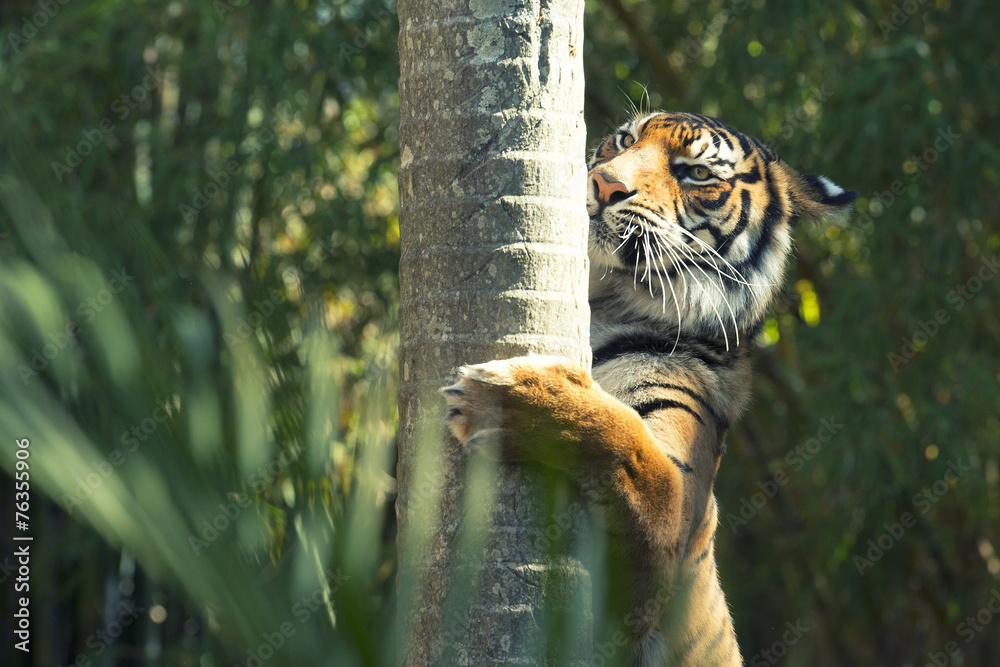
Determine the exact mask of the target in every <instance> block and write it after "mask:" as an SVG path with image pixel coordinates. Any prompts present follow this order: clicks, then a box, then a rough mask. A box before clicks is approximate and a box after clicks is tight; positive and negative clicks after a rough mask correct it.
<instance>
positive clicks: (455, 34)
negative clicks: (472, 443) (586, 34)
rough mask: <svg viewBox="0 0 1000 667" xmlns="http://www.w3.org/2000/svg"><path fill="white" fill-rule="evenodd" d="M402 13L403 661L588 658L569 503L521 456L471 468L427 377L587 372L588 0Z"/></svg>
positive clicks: (490, 3)
mask: <svg viewBox="0 0 1000 667" xmlns="http://www.w3.org/2000/svg"><path fill="white" fill-rule="evenodd" d="M398 11H399V23H400V36H399V52H400V67H401V74H400V82H399V98H400V115H401V118H400V128H399V138H400V150H401V156H402V159H401V164H400V172H399V198H400V214H399V223H400V236H401V247H402V257H401V260H400V290H401V302H400V314H399V319H400V336H401V341H400V342H401V345H400V375H401V388H400V395H399V409H400V434H399V464H398V470H397V473H398V481H399V496H398V500H397V504H396V512H397V517H398V520H399V538H398V543H397V544H398V547H399V554H400V572H399V578H398V584H397V590H398V594H399V610H400V611H399V626H400V630H401V637H400V646H399V655H398V661H399V663H400V664H405V665H444V664H467V665H525V664H543V663H545V662H551V661H552V660H553V651H554V650H555V649H553V642H554V639H553V638H555V637H561V638H562V639H561V640H559V641H561V642H562V646H563V648H561V649H558V650H557V651H556V652H557V654H558V660H559V661H560V662H562V661H563V660H566V659H573V660H578V659H585V657H586V655H587V654H588V653H589V651H590V647H591V638H590V634H589V633H590V629H589V625H588V624H589V621H590V616H589V614H590V611H589V609H590V589H589V586H590V582H589V579H588V575H587V573H586V571H585V570H584V568H583V567H582V566H581V561H580V560H579V559H577V558H575V557H573V556H572V550H573V548H574V547H573V546H572V545H571V546H570V552H571V555H570V556H566V555H565V554H563V553H559V552H561V551H562V550H561V549H556V548H554V546H553V545H554V542H553V540H556V539H557V538H559V539H562V540H563V541H566V539H567V538H569V541H570V542H573V541H574V538H573V536H578V535H579V534H580V532H581V531H582V530H583V529H582V528H581V527H582V526H583V525H584V517H583V513H582V509H581V505H580V504H579V503H577V502H576V501H575V500H572V498H573V496H572V493H573V492H572V491H571V490H570V491H566V493H565V494H563V495H562V496H560V495H559V491H558V489H557V491H555V492H553V491H552V484H551V483H550V482H551V480H550V479H549V476H548V475H547V473H546V472H545V471H543V470H541V469H535V468H532V466H512V465H502V466H499V467H498V468H497V469H496V470H497V471H496V472H494V471H492V470H491V471H490V474H477V473H475V470H476V469H477V466H480V468H479V469H480V470H485V469H486V468H483V467H482V466H483V463H482V461H477V460H476V459H480V458H481V457H478V456H475V455H470V454H468V453H466V452H464V451H462V449H461V447H460V446H459V444H458V443H457V442H455V441H454V440H453V439H451V438H450V437H446V435H445V429H444V401H443V399H442V398H441V397H440V396H439V395H438V393H437V391H436V390H437V389H438V388H439V387H441V386H444V385H445V384H450V383H451V381H452V379H453V377H454V373H455V371H456V369H457V367H459V366H461V365H463V364H470V363H479V362H483V361H488V360H491V359H505V358H509V357H513V356H518V355H522V354H526V353H528V352H529V351H530V352H536V353H541V354H555V355H562V356H565V357H567V358H569V359H571V360H573V361H575V362H578V363H580V364H582V365H585V366H589V361H590V346H589V309H588V305H587V272H588V267H587V254H586V244H587V217H586V213H585V203H584V197H585V187H586V185H585V184H586V165H585V162H584V159H585V152H586V129H585V126H584V123H583V62H582V56H583V0H551V1H545V0H400V2H399V4H398ZM553 498H555V499H553ZM568 499H569V500H568ZM560 503H561V504H560ZM470 517H472V518H470ZM473 519H475V520H473ZM583 542H585V540H576V542H575V543H576V544H577V545H578V546H577V548H579V549H583V547H580V546H579V544H582V543H583ZM543 599H544V601H545V604H544V605H543ZM552 608H561V609H563V610H564V613H563V615H562V616H559V617H557V620H552V618H553V617H551V614H549V612H548V611H545V610H548V609H552ZM567 610H568V611H567ZM567 619H568V620H567ZM556 626H559V627H556ZM567 628H569V629H567ZM567 645H571V646H572V649H571V650H569V651H568V652H567V649H566V648H565V647H566V646H567Z"/></svg>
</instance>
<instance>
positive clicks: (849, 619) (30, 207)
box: [0, 0, 1000, 666]
mask: <svg viewBox="0 0 1000 667" xmlns="http://www.w3.org/2000/svg"><path fill="white" fill-rule="evenodd" d="M998 24H1000V5H997V4H996V3H988V2H974V1H972V2H962V3H952V2H950V1H949V0H897V1H896V2H890V1H889V0H879V1H874V0H873V1H867V2H865V1H855V2H842V1H837V2H830V3H823V4H820V3H804V2H767V1H766V0H752V1H748V0H732V1H718V0H712V1H709V2H704V3H696V2H689V1H687V0H676V1H675V2H666V1H663V2H632V1H628V0H591V2H589V3H587V8H586V42H585V53H584V57H585V69H586V86H587V114H586V115H587V120H588V126H589V131H590V136H591V139H592V141H591V144H592V145H595V144H596V142H597V141H598V140H599V139H600V138H601V137H602V136H603V135H605V134H606V133H608V132H609V131H610V130H611V129H612V128H613V127H616V126H617V125H618V124H620V123H621V122H622V121H623V120H624V119H625V118H626V117H627V116H628V115H629V114H630V113H631V109H632V104H633V103H635V104H637V105H640V106H644V107H650V108H654V109H655V108H664V109H675V110H687V111H696V112H701V113H706V114H709V115H714V116H717V117H719V118H721V119H723V120H725V121H726V122H728V123H729V124H731V125H733V126H734V127H736V128H738V129H740V130H743V131H745V132H748V133H750V134H754V135H755V136H757V137H759V138H761V139H763V140H764V141H766V142H768V143H769V144H771V145H772V146H773V147H775V148H776V149H777V150H778V151H779V153H780V154H781V155H782V157H783V158H784V159H785V160H786V161H787V162H789V163H790V164H791V165H793V166H794V167H796V168H798V169H800V170H803V171H810V172H815V173H823V174H825V175H827V176H829V177H830V178H832V179H833V180H834V181H836V182H837V183H839V184H841V185H842V186H844V187H846V188H849V189H855V190H859V191H860V192H861V196H860V197H859V199H858V201H857V207H856V212H855V214H854V216H853V217H852V219H851V220H850V222H849V223H847V224H845V225H841V226H830V225H824V224H811V223H810V224H803V225H801V226H800V227H799V228H798V229H797V231H796V255H797V259H796V261H795V263H794V265H793V266H792V268H791V270H790V272H789V275H788V279H787V284H786V291H785V296H784V298H783V299H782V301H781V303H779V304H778V305H777V307H776V308H775V309H774V311H773V314H772V317H771V318H769V319H768V321H767V325H766V327H765V330H764V332H763V334H762V335H761V337H760V338H759V340H758V341H757V342H756V343H755V345H756V347H757V348H758V350H757V360H756V366H755V368H756V371H757V373H756V380H755V384H756V386H755V392H754V393H755V400H754V403H753V407H752V410H751V412H750V414H748V416H747V417H746V418H745V419H744V420H743V422H742V423H741V424H740V425H739V426H738V427H737V428H735V429H734V431H733V432H732V434H731V436H730V439H729V453H728V455H727V456H726V457H725V458H724V460H723V465H722V470H721V472H720V474H719V478H718V482H717V485H716V488H717V495H718V497H719V501H720V507H721V510H722V525H721V526H720V532H719V537H718V544H717V553H718V557H719V561H720V571H721V576H722V579H723V586H724V589H725V590H726V593H727V597H728V601H729V603H730V606H731V608H732V611H733V614H734V617H735V621H736V626H737V631H738V636H739V638H740V642H741V645H742V647H743V651H744V656H745V659H746V661H747V663H748V664H750V665H765V664H790V665H800V664H810V665H816V664H819V665H854V664H858V665H938V666H940V665H989V664H1000V613H998V612H1000V556H998V555H997V549H1000V344H998V343H1000V314H998V297H1000V279H997V273H998V271H1000V265H998V261H1000V259H998V256H1000V225H998V220H1000V210H998V209H1000V206H998V204H1000V196H998V192H1000V183H998V179H1000V173H998V170H1000V151H998V139H1000V136H998V135H1000V132H998V122H1000V48H998V41H997V39H996V37H995V34H994V33H995V30H994V29H993V28H994V27H995V26H996V25H998ZM397 33H398V23H397V18H396V15H395V3H394V2H391V1H388V2H386V1H376V0H355V1H353V2H341V1H339V0H334V1H327V2H316V1H314V0H274V1H272V2H260V3H253V2H248V1H247V0H215V1H214V2H190V1H187V0H147V1H139V0H104V1H102V2H84V1H82V0H70V1H68V2H64V1H62V0H42V1H41V2H34V1H32V2H29V1H24V0H14V1H11V0H5V1H4V2H3V4H2V5H0V40H2V41H0V367H2V370H0V439H2V441H0V463H2V467H3V470H4V472H3V473H0V490H2V493H0V512H2V518H0V521H2V523H3V525H4V528H3V530H0V535H4V536H10V535H12V534H14V533H17V532H19V531H18V530H17V529H16V527H15V525H14V523H13V521H14V512H15V509H16V508H15V495H14V493H15V488H14V486H15V483H14V475H15V474H16V472H17V469H16V461H17V458H16V451H17V450H18V447H17V445H16V443H15V440H16V439H21V438H28V439H29V440H30V445H29V446H28V450H29V451H30V456H29V459H28V460H29V462H30V485H31V500H30V511H29V513H28V514H29V516H30V528H29V529H28V530H27V531H24V532H22V533H20V534H30V535H32V536H33V537H34V541H33V542H32V543H31V544H32V546H31V550H32V551H31V553H32V560H31V581H30V585H31V591H30V597H31V614H32V619H33V621H32V651H33V652H32V654H31V655H30V656H25V655H24V654H23V653H21V652H19V651H16V650H15V649H14V648H13V646H12V644H13V640H12V637H13V635H12V628H11V627H10V626H11V623H12V615H11V614H12V613H13V610H14V609H15V604H16V602H15V600H16V598H17V597H19V595H20V594H16V593H15V591H14V583H15V579H16V576H17V573H16V567H15V566H16V563H15V562H14V560H13V556H12V553H13V549H14V548H15V543H14V542H13V541H12V540H11V539H10V538H9V537H4V538H3V539H4V544H3V546H2V549H0V553H2V556H0V559H2V561H0V565H2V566H3V567H2V568H0V582H2V583H0V586H2V589H3V592H2V597H0V599H2V600H3V610H4V611H3V619H4V620H3V622H2V624H0V625H2V627H3V639H2V640H0V647H2V652H0V662H2V663H3V664H11V665H15V664H35V665H46V666H47V665H69V664H79V665H84V664H87V665H109V666H110V665H132V664H135V665H203V666H210V665H235V664H239V665H253V664H295V663H303V662H304V664H330V665H353V664H386V663H388V662H391V661H392V660H393V652H394V647H395V644H394V639H395V637H396V634H395V631H394V628H393V621H392V619H393V612H394V597H395V596H394V590H393V589H394V576H395V565H396V555H395V546H394V523H393V522H394V519H393V516H394V514H393V509H392V501H393V497H394V489H395V487H394V479H393V469H394V458H393V457H394V451H393V449H394V434H395V431H396V428H397V416H396V408H395V390H396V383H397V377H396V366H395V350H396V345H397V329H398V328H397V321H396V305H397V299H398V286H397V278H396V266H397V263H398V259H399V227H398V221H397V213H396V211H397V195H396V170H397V168H398V164H399V159H398V146H397V139H396V127H397V124H398V98H397V93H396V81H397V77H398V53H397V49H396V35H397Z"/></svg>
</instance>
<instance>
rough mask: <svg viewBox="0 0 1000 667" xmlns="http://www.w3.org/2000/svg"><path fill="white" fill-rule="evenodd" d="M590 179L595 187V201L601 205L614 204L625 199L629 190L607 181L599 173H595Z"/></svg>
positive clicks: (621, 185)
mask: <svg viewBox="0 0 1000 667" xmlns="http://www.w3.org/2000/svg"><path fill="white" fill-rule="evenodd" d="M591 178H593V179H594V184H595V185H596V186H597V201H599V202H601V203H602V204H615V203H617V202H620V201H622V200H623V199H627V198H628V196H629V190H628V188H627V187H626V186H625V184H624V183H619V182H618V181H612V180H609V179H608V178H607V177H605V176H604V175H603V174H601V173H600V172H597V173H595V174H594V175H593V176H592V177H591Z"/></svg>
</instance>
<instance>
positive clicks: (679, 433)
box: [443, 113, 857, 665]
mask: <svg viewBox="0 0 1000 667" xmlns="http://www.w3.org/2000/svg"><path fill="white" fill-rule="evenodd" d="M589 186H590V194H589V197H588V204H587V209H588V213H589V215H590V221H591V229H590V251H589V254H590V259H591V283H590V302H591V316H592V329H591V344H592V346H593V369H592V372H591V373H590V374H588V373H587V372H585V371H584V370H582V369H579V368H575V367H573V366H572V365H571V364H569V363H568V362H566V361H565V360H562V359H554V358H550V357H537V356H529V357H522V358H518V359H509V360H505V361H494V362H490V363H488V364H482V365H478V366H468V367H465V368H463V369H461V378H460V380H459V382H458V383H457V384H455V385H453V386H451V387H447V388H445V389H444V390H443V392H444V393H445V396H446V398H447V402H448V406H449V409H448V423H449V426H450V428H451V430H452V432H453V433H454V435H455V436H456V437H457V438H458V439H459V440H461V441H462V442H463V443H466V444H468V445H469V446H471V447H473V448H476V449H479V450H480V451H481V452H482V453H483V454H484V455H486V456H490V457H492V458H495V459H497V460H503V461H528V460H531V461H540V462H542V463H545V464H548V465H551V466H554V467H556V468H559V469H561V470H564V471H565V472H566V473H567V474H569V475H570V476H571V477H572V478H573V479H574V480H576V482H577V483H578V484H579V485H580V488H581V489H582V491H583V492H584V494H585V495H586V496H587V497H588V498H589V499H590V500H591V501H592V502H593V503H594V505H595V507H598V508H600V509H601V510H602V511H603V514H604V515H605V517H606V521H607V526H608V530H609V540H610V546H609V552H610V558H611V559H613V560H612V562H615V563H618V564H624V565H625V567H620V566H618V567H613V568H611V572H612V575H613V576H614V578H615V579H614V580H613V582H612V585H611V587H610V590H611V595H610V597H611V604H612V606H613V612H612V614H611V616H612V618H616V619H620V621H619V622H618V627H619V628H620V629H621V631H622V632H624V634H625V635H626V636H627V638H628V650H627V651H626V652H624V655H626V656H627V660H625V662H626V663H627V664H633V665H740V664H742V661H741V658H740V653H739V647H738V646H737V643H736V636H735V633H734V631H733V626H732V621H731V618H730V614H729V610H728V607H727V606H726V602H725V598H724V596H723V594H722V590H721V587H720V585H719V581H718V575H717V572H716V565H715V556H714V548H715V529H716V524H717V518H718V508H717V505H716V502H715V498H714V496H713V494H712V485H713V483H714V481H715V476H716V472H717V471H718V467H719V462H720V460H721V457H722V454H723V452H724V451H725V444H724V442H725V435H726V432H727V429H728V428H729V427H730V425H731V424H733V423H734V422H735V421H736V419H737V418H738V417H739V415H740V413H741V412H742V411H743V409H744V407H745V406H746V404H747V402H748V401H749V397H750V362H749V358H748V356H747V351H748V348H749V346H750V341H751V339H752V338H753V336H754V335H755V334H756V333H757V331H758V330H759V328H760V326H761V324H762V322H763V319H764V316H765V313H766V312H767V308H768V306H769V304H770V302H771V301H772V300H773V298H774V296H775V294H776V293H777V291H778V289H779V288H780V286H781V283H782V278H783V272H784V267H785V262H786V260H787V257H788V255H789V253H790V249H791V245H792V237H791V230H792V225H793V224H794V222H795V221H796V220H799V219H806V218H809V219H816V218H821V217H834V218H836V217H842V216H846V215H847V213H848V211H849V208H850V204H851V202H852V201H853V200H854V197H855V196H856V195H857V193H855V192H847V191H844V190H843V189H841V188H839V187H838V186H836V185H834V184H833V183H832V182H831V181H830V180H829V179H827V178H825V177H822V176H810V175H804V174H799V173H798V172H796V171H795V170H793V169H792V168H790V167H789V166H788V165H786V164H785V163H784V162H782V161H781V160H780V159H779V158H778V156H777V155H775V154H774V153H773V152H772V151H771V150H770V149H768V148H767V147H766V146H765V145H763V144H762V143H761V142H759V141H758V140H756V139H754V138H752V137H749V136H747V135H744V134H741V133H739V132H736V131H735V130H733V129H731V128H729V127H728V126H726V125H724V124H722V123H720V122H719V121H717V120H715V119H712V118H707V117H705V116H699V115H695V114H682V113H657V114H650V115H647V116H643V117H639V118H636V119H635V120H633V121H631V122H629V123H626V124H625V125H623V126H622V127H621V128H620V129H619V130H618V131H617V132H615V133H614V134H612V135H611V136H610V137H608V138H607V139H605V140H604V141H603V142H602V143H601V145H600V146H599V147H598V148H597V150H596V151H595V152H594V156H593V158H592V160H591V163H590V182H589Z"/></svg>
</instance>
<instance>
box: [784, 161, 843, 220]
mask: <svg viewBox="0 0 1000 667" xmlns="http://www.w3.org/2000/svg"><path fill="white" fill-rule="evenodd" d="M795 176H796V178H793V179H792V181H791V187H790V194H791V198H792V203H793V206H794V213H795V217H796V218H798V219H802V220H820V219H822V218H826V219H827V220H829V221H830V222H833V223H834V224H841V223H844V222H846V221H847V218H848V216H850V214H851V205H852V204H853V203H854V200H855V199H856V198H857V196H858V191H857V190H845V189H844V188H842V187H840V186H839V185H837V184H836V183H834V182H833V181H831V180H830V179H829V178H827V177H826V176H817V175H814V174H799V173H795Z"/></svg>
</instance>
